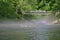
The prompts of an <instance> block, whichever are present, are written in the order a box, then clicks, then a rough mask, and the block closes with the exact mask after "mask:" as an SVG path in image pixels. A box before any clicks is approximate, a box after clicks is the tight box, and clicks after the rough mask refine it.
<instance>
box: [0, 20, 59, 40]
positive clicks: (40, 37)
mask: <svg viewBox="0 0 60 40" xmlns="http://www.w3.org/2000/svg"><path fill="white" fill-rule="evenodd" d="M14 23H15V24H14ZM14 23H10V22H6V23H0V40H60V25H40V24H39V21H36V22H35V21H30V22H27V21H26V22H25V23H24V22H23V23H21V22H14ZM32 24H33V25H32ZM37 24H38V25H37ZM21 25H22V26H23V27H21ZM25 25H27V27H24V26H25ZM28 26H30V27H28ZM33 26H36V27H33Z"/></svg>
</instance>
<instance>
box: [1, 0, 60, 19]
mask: <svg viewBox="0 0 60 40" xmlns="http://www.w3.org/2000/svg"><path fill="white" fill-rule="evenodd" d="M30 10H45V11H51V14H50V15H53V16H55V17H57V18H60V0H0V19H25V18H27V17H28V18H29V19H30V18H36V17H37V16H36V15H32V14H26V13H25V12H28V11H30Z"/></svg>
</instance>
